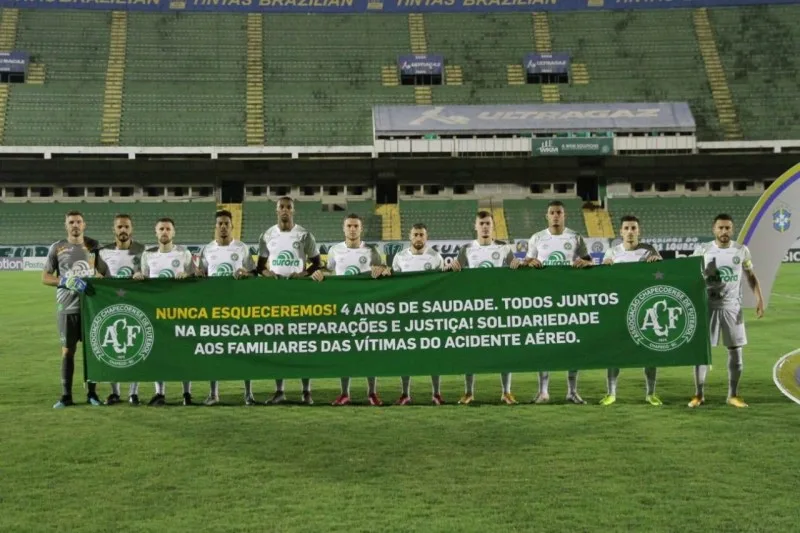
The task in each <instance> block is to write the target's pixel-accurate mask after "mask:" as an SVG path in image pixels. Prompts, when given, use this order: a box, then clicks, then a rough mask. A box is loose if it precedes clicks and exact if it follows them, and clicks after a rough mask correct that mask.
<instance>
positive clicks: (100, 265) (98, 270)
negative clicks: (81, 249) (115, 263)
mask: <svg viewBox="0 0 800 533" xmlns="http://www.w3.org/2000/svg"><path fill="white" fill-rule="evenodd" d="M96 257H97V259H95V263H94V272H95V275H96V276H97V277H98V278H105V277H107V276H108V264H107V263H106V262H105V261H104V260H103V255H102V254H101V253H100V251H99V250H98V251H97V256H96Z"/></svg>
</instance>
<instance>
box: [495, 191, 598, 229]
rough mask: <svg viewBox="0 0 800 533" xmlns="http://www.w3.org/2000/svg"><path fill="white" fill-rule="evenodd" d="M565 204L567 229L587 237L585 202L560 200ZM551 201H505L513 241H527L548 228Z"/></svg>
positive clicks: (570, 199) (568, 199) (507, 222)
mask: <svg viewBox="0 0 800 533" xmlns="http://www.w3.org/2000/svg"><path fill="white" fill-rule="evenodd" d="M559 200H561V201H562V202H563V203H564V210H565V211H566V214H567V218H566V223H567V227H568V228H571V229H573V230H575V231H577V232H578V233H580V234H581V235H583V236H584V237H585V236H586V235H587V231H586V223H585V222H584V220H583V209H582V204H583V201H582V200H581V199H579V198H567V199H562V198H559ZM548 202H550V200H538V199H537V200H505V201H504V202H503V209H504V211H505V215H506V224H508V235H509V237H511V238H512V239H527V238H529V237H530V236H531V235H533V234H534V233H536V232H539V231H542V230H543V229H545V228H547V220H546V218H545V214H546V213H547V203H548Z"/></svg>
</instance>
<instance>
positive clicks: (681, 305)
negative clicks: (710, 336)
mask: <svg viewBox="0 0 800 533" xmlns="http://www.w3.org/2000/svg"><path fill="white" fill-rule="evenodd" d="M627 324H628V333H629V334H630V336H631V339H633V342H635V343H636V344H639V345H641V346H644V347H645V348H648V349H650V350H653V351H656V352H668V351H671V350H674V349H676V348H678V347H680V346H682V345H683V344H686V343H687V342H689V341H690V340H692V338H693V337H694V333H695V331H696V330H697V309H696V308H695V306H694V303H693V302H692V300H691V299H690V298H689V297H688V296H687V295H686V293H684V292H683V291H681V290H680V289H677V288H675V287H672V286H670V285H655V286H653V287H649V288H647V289H645V290H643V291H641V292H640V293H639V294H637V295H636V296H635V297H634V298H633V300H632V301H631V304H630V305H629V306H628V313H627Z"/></svg>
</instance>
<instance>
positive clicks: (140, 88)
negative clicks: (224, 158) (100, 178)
mask: <svg viewBox="0 0 800 533" xmlns="http://www.w3.org/2000/svg"><path fill="white" fill-rule="evenodd" d="M245 24H246V18H245V17H244V16H241V15H229V14H221V13H215V14H213V15H207V14H204V13H173V14H169V15H158V16H154V15H152V14H145V13H129V14H128V54H127V65H126V69H125V93H124V97H123V112H122V131H121V138H120V143H121V144H122V145H126V146H161V145H165V146H169V145H171V146H181V145H203V146H218V145H236V146H244V145H245V128H244V124H245V112H246V110H245V99H244V94H245V85H246V80H245V77H246V73H245V62H246V46H247V39H246V36H245Z"/></svg>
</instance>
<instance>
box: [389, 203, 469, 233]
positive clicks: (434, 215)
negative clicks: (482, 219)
mask: <svg viewBox="0 0 800 533" xmlns="http://www.w3.org/2000/svg"><path fill="white" fill-rule="evenodd" d="M477 211H478V201H477V200H401V201H400V220H401V225H402V228H401V232H402V235H403V236H404V237H405V236H406V235H408V231H409V229H410V228H411V226H412V225H414V224H416V223H417V222H422V223H424V224H425V225H426V226H427V227H428V235H429V236H430V238H431V239H459V240H461V239H465V238H468V237H470V236H474V234H475V232H474V231H473V228H474V227H475V213H477Z"/></svg>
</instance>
